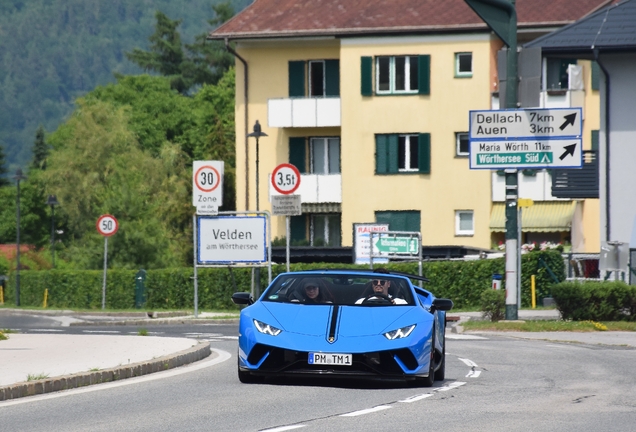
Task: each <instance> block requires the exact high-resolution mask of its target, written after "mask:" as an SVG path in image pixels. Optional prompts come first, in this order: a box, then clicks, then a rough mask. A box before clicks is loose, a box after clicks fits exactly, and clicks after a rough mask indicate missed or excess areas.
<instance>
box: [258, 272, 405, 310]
mask: <svg viewBox="0 0 636 432" xmlns="http://www.w3.org/2000/svg"><path fill="white" fill-rule="evenodd" d="M263 301H269V302H278V303H300V304H311V305H317V304H337V305H347V306H353V305H358V306H400V305H411V306H412V305H414V302H413V294H412V290H411V287H410V286H409V283H408V282H407V281H406V280H405V279H403V278H396V277H391V276H390V275H388V274H381V273H378V274H375V275H368V276H362V275H351V274H306V273H305V274H289V275H283V276H281V277H280V278H278V279H276V281H275V282H274V283H273V284H272V285H271V286H270V287H269V289H268V290H267V292H266V293H265V296H264V297H263Z"/></svg>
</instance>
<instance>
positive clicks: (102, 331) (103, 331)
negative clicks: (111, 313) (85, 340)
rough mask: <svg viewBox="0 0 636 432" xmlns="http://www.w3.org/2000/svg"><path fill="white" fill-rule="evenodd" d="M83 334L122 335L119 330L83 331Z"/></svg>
mask: <svg viewBox="0 0 636 432" xmlns="http://www.w3.org/2000/svg"><path fill="white" fill-rule="evenodd" d="M82 333H117V334H119V333H121V332H120V331H118V330H82Z"/></svg>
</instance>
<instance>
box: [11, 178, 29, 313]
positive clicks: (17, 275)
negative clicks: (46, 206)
mask: <svg viewBox="0 0 636 432" xmlns="http://www.w3.org/2000/svg"><path fill="white" fill-rule="evenodd" d="M13 178H14V179H15V180H16V182H17V184H18V191H17V192H18V193H17V195H16V204H17V205H16V207H17V217H18V225H17V239H16V261H17V263H16V267H15V305H16V306H20V180H26V176H25V175H24V174H22V170H21V169H20V168H18V169H17V170H15V175H14V176H13Z"/></svg>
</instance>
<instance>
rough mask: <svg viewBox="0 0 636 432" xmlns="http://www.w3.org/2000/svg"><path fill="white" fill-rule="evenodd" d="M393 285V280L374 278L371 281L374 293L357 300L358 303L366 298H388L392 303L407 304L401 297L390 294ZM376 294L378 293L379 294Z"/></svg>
mask: <svg viewBox="0 0 636 432" xmlns="http://www.w3.org/2000/svg"><path fill="white" fill-rule="evenodd" d="M390 286H391V281H389V280H386V279H381V278H378V279H373V280H372V281H371V287H372V288H373V294H370V295H368V296H366V297H362V298H360V299H358V300H356V304H362V302H364V301H365V300H373V299H377V300H383V299H385V298H386V299H388V300H389V301H390V302H391V303H392V304H407V301H406V300H404V299H401V298H399V297H393V296H392V295H390V294H389V287H390ZM375 294H378V295H377V296H376V295H375Z"/></svg>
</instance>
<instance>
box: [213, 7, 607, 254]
mask: <svg viewBox="0 0 636 432" xmlns="http://www.w3.org/2000/svg"><path fill="white" fill-rule="evenodd" d="M350 3H353V4H350ZM538 3H541V4H538ZM574 3H576V5H577V7H576V8H568V7H563V6H564V5H567V4H570V5H571V4H574ZM604 3H605V1H601V0H582V1H576V2H574V1H572V0H552V1H545V0H534V1H531V0H518V1H517V11H518V28H519V43H520V45H521V44H522V43H523V42H524V41H527V40H532V39H534V38H536V37H537V36H540V35H543V34H546V33H548V32H550V31H552V30H554V29H555V28H558V27H560V26H563V25H565V24H568V23H570V22H573V21H575V20H576V19H578V18H580V17H581V16H584V15H585V14H586V13H588V12H589V11H592V10H594V9H596V8H597V7H598V6H599V5H602V4H604ZM210 39H217V40H225V42H226V46H227V47H228V50H230V51H231V52H232V53H233V54H234V55H235V56H236V58H237V61H236V64H237V67H236V83H237V85H236V136H237V143H236V144H237V147H236V154H237V161H236V167H237V175H236V178H237V184H236V189H237V197H238V198H237V209H238V210H255V209H260V210H266V209H270V203H269V197H270V195H271V194H272V193H274V194H275V193H276V192H275V191H274V189H273V188H272V187H271V186H270V181H269V180H270V175H271V173H272V171H273V170H274V168H275V167H276V166H277V165H279V164H281V163H291V164H293V165H295V166H296V167H297V168H298V169H299V171H300V172H301V184H300V187H299V189H298V191H297V193H299V194H300V195H301V201H302V210H303V214H302V216H294V217H292V218H291V238H292V241H293V242H294V243H296V244H311V245H314V246H321V245H331V246H340V245H342V246H351V245H352V242H353V227H354V224H356V223H388V224H389V227H390V229H391V230H392V231H420V232H421V234H422V243H423V245H431V246H434V245H446V246H448V245H457V246H468V247H474V248H488V249H489V248H491V246H492V245H493V244H494V243H496V242H497V241H498V239H499V238H500V237H501V238H503V236H502V234H501V230H500V229H499V227H498V225H497V224H498V223H499V220H498V211H499V207H500V204H499V202H500V201H502V200H501V196H500V195H501V192H502V191H503V189H502V187H503V186H502V183H501V182H500V179H499V176H498V175H497V173H496V172H494V171H489V170H485V171H484V170H471V169H469V161H468V155H469V149H468V136H467V132H468V126H469V125H468V123H469V120H468V117H469V111H470V110H478V109H497V108H498V97H497V90H498V89H497V86H498V76H497V64H496V59H497V51H498V50H499V49H500V48H501V47H502V42H501V41H500V40H499V39H498V37H497V36H496V35H494V34H493V33H492V32H491V31H489V29H488V28H487V27H486V25H485V24H484V23H483V22H482V21H481V19H480V18H479V17H478V16H477V15H476V14H475V13H474V12H473V11H472V10H471V9H470V8H469V7H468V6H467V5H466V4H465V2H464V1H463V0H445V1H444V2H440V1H432V0H419V1H416V0H392V1H388V0H384V1H381V0H367V1H365V2H363V3H360V2H345V1H336V0H314V1H311V2H307V1H302V0H256V1H255V2H254V3H253V4H252V5H250V6H249V7H248V8H246V9H245V10H244V11H242V12H241V13H239V14H238V15H237V16H235V17H234V18H233V19H231V20H230V21H228V22H227V23H225V24H224V25H222V26H221V27H219V28H218V29H217V30H215V31H214V32H212V33H211V35H210ZM550 62H551V63H550V64H548V63H549V62H548V61H547V60H546V61H544V63H545V64H544V75H545V76H546V77H548V76H549V75H550V73H551V72H552V69H554V68H555V67H557V66H555V64H553V62H552V61H550ZM559 65H560V64H559ZM579 68H580V70H579V71H578V73H582V77H583V78H582V81H581V82H583V85H584V88H583V90H581V91H582V92H583V93H582V95H581V94H578V93H577V92H579V90H578V87H577V89H576V92H575V91H571V90H570V89H569V88H568V87H567V85H568V84H567V83H566V87H565V90H564V91H563V90H562V89H561V88H559V90H560V92H558V94H559V95H560V96H559V97H558V101H557V100H556V99H554V97H557V92H554V91H553V92H552V94H551V95H550V96H548V95H547V92H546V91H544V92H543V93H542V98H543V99H542V106H546V107H548V106H581V105H576V104H581V103H582V104H585V105H584V112H585V116H586V119H585V131H586V136H585V137H584V142H585V143H586V144H585V146H587V148H590V147H591V146H592V140H591V138H588V137H591V136H592V130H597V129H598V94H597V92H596V93H595V92H594V91H592V90H591V82H590V81H591V78H590V76H591V69H592V68H591V67H590V64H589V63H588V64H587V65H585V64H584V65H583V66H580V65H579ZM557 69H558V67H557ZM544 81H545V79H544ZM562 84H563V83H561V84H560V85H562ZM544 85H545V83H544ZM575 93H577V94H575ZM579 93H580V92H579ZM562 96H564V97H562ZM581 96H582V98H581ZM549 97H553V99H550V100H548V99H549ZM558 104H561V105H558ZM257 120H258V121H259V123H260V125H261V126H262V131H263V132H264V133H265V134H266V135H267V136H262V137H260V138H259V140H258V141H259V146H258V148H259V152H258V154H256V145H255V144H256V139H255V138H253V137H250V138H248V137H247V135H248V134H249V133H251V132H252V127H253V125H254V124H255V122H256V121H257ZM257 160H258V167H257V166H256V161H257ZM257 172H258V173H259V176H258V191H256V189H255V188H256V185H257V179H256V173H257ZM525 177H527V179H526V178H525ZM525 177H524V176H523V175H521V174H520V175H519V181H520V193H521V197H524V196H523V193H524V189H525V191H526V192H527V193H528V194H529V195H531V196H527V197H526V198H532V199H534V200H535V202H538V201H539V202H540V201H545V202H546V203H550V202H553V201H554V202H556V201H559V202H561V204H560V207H567V208H566V209H565V210H564V211H557V210H556V207H554V206H547V207H546V208H547V210H544V211H543V213H542V216H543V219H546V216H547V219H548V223H547V226H543V227H541V226H538V227H534V228H533V226H532V224H533V223H534V222H533V221H531V220H527V221H526V222H527V223H526V224H525V225H526V226H524V228H523V230H524V235H530V233H533V232H534V234H532V235H531V241H541V240H544V239H545V240H553V239H554V240H555V241H563V240H569V237H570V236H572V241H573V243H576V247H577V248H578V249H579V250H580V251H598V240H597V239H598V238H599V236H598V202H597V201H598V200H593V199H592V200H590V199H586V200H580V202H579V201H573V200H563V199H558V198H556V197H554V196H552V195H551V193H549V191H548V189H549V187H550V185H548V183H551V180H550V174H549V173H547V172H546V171H545V170H543V171H539V172H538V173H534V175H532V176H530V175H529V176H525ZM501 179H503V178H501ZM526 183H527V184H526ZM524 185H525V186H524ZM539 192H540V193H539ZM537 198H538V199H537ZM257 199H258V202H257ZM563 201H566V202H567V203H569V204H570V205H569V207H568V206H567V205H566V206H564V205H563V204H562V202H563ZM539 207H541V206H539ZM548 207H550V208H548ZM528 213H530V212H528ZM552 213H554V216H553V217H551V216H550V215H551V214H552ZM557 213H558V215H557ZM563 213H564V214H565V216H564V214H563ZM564 218H565V219H564ZM557 219H558V220H557ZM564 224H565V225H564ZM535 228H536V231H533V229H535ZM285 232H286V231H285V218H284V217H273V224H272V233H273V237H283V236H285ZM550 232H554V233H555V234H550Z"/></svg>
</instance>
